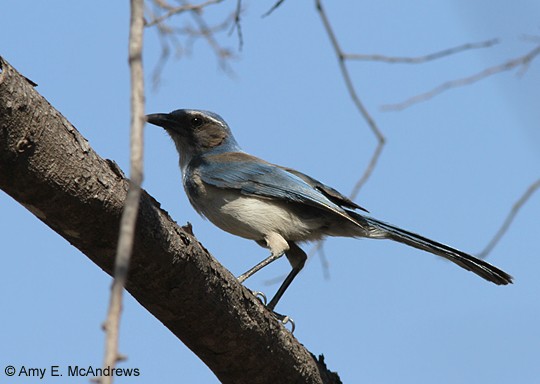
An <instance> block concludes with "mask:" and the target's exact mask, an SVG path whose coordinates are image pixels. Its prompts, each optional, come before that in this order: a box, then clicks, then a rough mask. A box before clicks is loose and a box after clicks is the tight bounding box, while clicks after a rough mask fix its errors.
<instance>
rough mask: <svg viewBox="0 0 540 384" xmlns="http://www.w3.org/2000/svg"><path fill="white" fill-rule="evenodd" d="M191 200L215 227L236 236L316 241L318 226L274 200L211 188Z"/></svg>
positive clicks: (257, 238)
mask: <svg viewBox="0 0 540 384" xmlns="http://www.w3.org/2000/svg"><path fill="white" fill-rule="evenodd" d="M190 200H191V203H192V204H193V206H194V207H195V209H196V210H197V211H198V212H199V213H201V214H202V215H203V216H205V217H207V218H208V219H209V220H210V221H211V222H212V223H214V224H215V225H216V226H218V227H219V228H221V229H223V230H224V231H227V232H229V233H232V234H234V235H237V236H241V237H244V238H247V239H252V240H261V239H263V238H264V236H265V235H268V234H270V233H278V234H280V235H281V236H283V237H284V238H285V239H287V240H309V239H313V235H312V230H313V229H314V228H313V225H316V223H315V222H313V221H311V220H307V221H306V220H305V218H304V219H301V218H300V217H298V216H297V215H296V214H295V213H294V212H293V211H294V210H291V209H290V207H287V208H288V209H285V207H284V206H282V205H281V204H279V203H276V202H275V201H273V200H269V199H266V198H259V197H253V196H245V195H242V194H241V193H240V192H239V191H235V190H223V189H220V188H215V187H209V186H205V190H204V192H203V193H201V194H199V195H198V196H197V197H195V196H192V197H191V198H190Z"/></svg>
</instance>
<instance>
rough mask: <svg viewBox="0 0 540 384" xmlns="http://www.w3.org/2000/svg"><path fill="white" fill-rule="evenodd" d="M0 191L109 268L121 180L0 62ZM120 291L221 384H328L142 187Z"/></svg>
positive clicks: (124, 184) (328, 376)
mask: <svg viewBox="0 0 540 384" xmlns="http://www.w3.org/2000/svg"><path fill="white" fill-rule="evenodd" d="M0 188H1V189H2V190H4V191H5V192H6V193H7V194H9V195H10V196H12V197H13V198H14V199H15V200H17V201H18V202H19V203H21V204H22V205H23V206H25V207H26V208H27V209H28V210H30V211H31V212H32V213H33V214H34V215H35V216H37V217H38V218H39V219H40V220H41V221H43V222H44V223H45V224H47V225H48V226H49V227H50V228H52V229H53V230H54V231H56V232H57V233H58V234H59V235H61V236H62V237H64V238H65V239H66V240H67V241H69V242H70V243H71V244H72V245H73V246H75V247H76V248H78V249H79V250H80V251H81V252H83V253H84V254H85V255H86V256H88V257H89V258H90V259H91V260H92V261H93V262H94V263H95V264H97V265H98V266H99V267H100V268H102V269H103V270H104V271H105V272H107V273H108V274H109V275H110V274H112V271H113V263H114V254H115V247H116V243H117V234H118V226H119V221H120V215H121V212H122V208H123V205H124V201H125V199H126V194H127V188H128V181H127V180H126V178H125V177H124V176H123V174H122V172H121V171H120V170H119V168H118V167H117V166H116V165H115V163H114V162H113V161H111V160H104V159H102V158H101V157H99V156H98V155H97V154H96V153H95V152H94V151H93V150H92V148H90V146H89V145H88V143H87V141H86V140H85V139H84V138H83V137H82V136H81V135H80V133H79V132H78V131H77V130H76V129H75V128H74V127H73V126H72V125H71V124H70V123H69V122H68V121H67V120H66V119H65V118H64V117H63V116H62V115H61V114H60V113H59V112H58V111H56V110H55V109H54V108H52V106H51V105H50V104H49V103H48V102H47V101H46V100H45V99H44V98H43V97H42V96H41V95H39V94H38V93H37V92H36V91H35V90H34V88H33V85H32V84H31V83H30V82H29V81H28V80H27V79H26V78H25V77H23V76H21V75H20V74H19V73H17V72H16V71H15V70H14V69H13V68H12V67H11V66H10V65H9V64H8V63H7V62H6V61H4V60H3V59H1V58H0ZM135 234H136V236H135V244H134V247H133V255H132V259H131V265H130V271H129V277H128V281H127V284H126V289H127V290H128V291H129V292H130V293H131V295H132V296H133V297H134V298H135V299H136V300H137V301H138V302H139V303H140V304H141V305H143V306H144V307H145V308H146V309H147V310H148V311H149V312H150V313H152V314H153V315H154V316H155V317H156V318H157V319H159V320H160V321H161V322H162V323H163V324H164V325H165V326H166V327H167V328H168V329H169V330H170V331H171V332H172V333H173V334H174V335H176V336H177V337H178V338H179V339H180V340H182V341H183V342H184V343H185V344H186V345H187V346H188V347H189V348H190V349H191V350H192V351H193V352H194V353H196V354H197V356H199V357H200V358H201V359H202V360H203V361H204V362H205V364H207V365H208V366H209V367H210V369H211V370H212V371H213V372H214V373H215V374H216V376H217V377H218V378H219V380H220V381H222V382H223V383H250V384H256V383H283V382H286V383H335V382H339V378H338V377H337V375H336V374H332V373H331V372H329V371H327V370H326V367H325V366H324V363H323V362H322V359H321V362H320V363H318V362H317V361H316V359H315V358H314V356H313V355H312V354H310V353H309V352H308V351H307V350H306V349H305V348H304V347H303V346H302V345H301V344H300V343H299V342H298V341H297V340H296V339H295V338H294V336H293V335H291V334H290V333H289V332H288V331H287V330H286V329H285V328H284V327H283V326H282V325H281V324H280V323H279V322H278V321H277V320H276V319H275V318H274V317H273V316H272V314H271V313H270V312H268V311H267V310H266V308H264V307H263V306H262V304H261V303H260V302H259V301H258V300H257V299H256V298H255V297H254V296H253V295H252V294H251V292H250V291H249V290H247V289H246V288H244V287H243V286H242V285H240V284H239V283H238V282H237V280H236V279H235V278H234V276H232V275H231V274H230V273H229V272H228V271H227V270H225V269H224V268H223V267H222V266H221V265H220V264H219V263H218V262H217V261H216V260H215V259H214V258H213V257H212V256H211V255H210V254H209V253H208V251H207V250H206V249H205V248H204V247H203V246H202V245H201V244H200V243H199V242H198V241H197V239H196V238H195V237H194V236H193V235H192V234H190V233H189V231H186V230H184V229H182V228H180V227H179V226H178V225H177V224H175V223H174V222H173V221H172V220H171V218H170V217H169V216H168V215H167V213H166V212H164V211H163V210H162V209H160V207H159V203H157V202H156V201H155V200H154V199H153V198H152V197H151V196H150V195H148V194H147V193H146V192H144V191H143V193H142V196H141V199H140V208H139V213H138V219H137V227H136V233H135Z"/></svg>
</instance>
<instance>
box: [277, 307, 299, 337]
mask: <svg viewBox="0 0 540 384" xmlns="http://www.w3.org/2000/svg"><path fill="white" fill-rule="evenodd" d="M272 313H273V314H274V317H275V318H276V319H277V320H278V321H279V322H280V323H281V324H283V326H284V327H285V328H287V327H286V325H287V324H291V333H294V329H295V327H296V326H295V324H294V320H293V319H291V318H290V317H289V316H285V315H282V314H281V313H277V312H276V311H272Z"/></svg>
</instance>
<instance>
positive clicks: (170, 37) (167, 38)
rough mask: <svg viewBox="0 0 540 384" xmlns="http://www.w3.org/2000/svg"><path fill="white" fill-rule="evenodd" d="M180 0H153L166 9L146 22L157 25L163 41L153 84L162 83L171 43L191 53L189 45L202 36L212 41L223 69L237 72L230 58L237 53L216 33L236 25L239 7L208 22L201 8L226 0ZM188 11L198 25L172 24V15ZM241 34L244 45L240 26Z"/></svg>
mask: <svg viewBox="0 0 540 384" xmlns="http://www.w3.org/2000/svg"><path fill="white" fill-rule="evenodd" d="M178 1H179V2H181V3H182V5H180V6H172V5H170V4H168V3H167V2H166V1H164V0H153V1H152V2H153V3H154V4H155V5H156V7H158V8H161V9H165V10H166V11H167V12H165V13H164V14H161V15H153V16H152V19H151V21H149V22H147V23H146V24H145V26H146V27H156V28H157V29H158V38H159V41H160V44H161V56H160V58H159V61H158V63H157V64H156V66H155V68H154V69H153V71H152V83H153V86H154V87H157V86H158V85H159V80H160V75H161V71H162V70H163V68H164V66H165V63H166V61H167V59H168V58H169V56H170V52H171V48H170V47H171V46H172V47H174V48H175V50H176V52H177V53H185V52H188V53H189V51H190V47H191V46H192V45H193V43H194V42H195V41H196V40H197V39H199V38H203V39H204V40H206V41H207V43H208V44H209V45H210V48H212V50H213V51H214V52H215V55H216V57H217V58H218V63H219V66H220V67H221V69H223V70H224V71H225V72H227V74H229V75H234V72H233V70H232V68H231V67H230V66H229V63H228V61H229V60H230V59H231V58H233V57H234V54H233V53H232V51H231V50H230V49H228V48H225V47H223V46H221V44H220V43H219V42H218V40H217V38H216V37H215V35H216V34H217V33H219V32H222V31H225V30H228V29H230V26H231V25H233V28H234V23H235V21H236V22H237V23H239V14H238V10H237V11H235V12H233V13H232V14H230V15H229V16H228V17H226V18H225V19H224V20H223V21H221V22H220V23H218V24H216V25H208V23H207V22H206V20H205V18H204V17H203V16H202V11H203V10H204V9H205V7H208V6H210V5H214V4H219V3H222V2H223V0H207V1H204V2H202V3H200V4H197V5H194V4H190V3H188V2H187V1H185V0H178ZM185 12H189V13H190V15H191V17H192V18H193V19H194V21H195V23H196V26H189V25H187V26H184V27H175V26H173V25H172V24H170V18H171V17H172V16H174V15H177V14H183V13H185ZM158 13H159V12H158ZM237 28H240V25H239V24H238V25H237ZM238 34H239V35H238V36H239V39H240V46H241V45H242V43H243V40H242V33H241V31H240V30H238ZM179 36H183V37H184V38H185V43H184V42H181V39H179V38H178V37H179Z"/></svg>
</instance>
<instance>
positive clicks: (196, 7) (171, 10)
mask: <svg viewBox="0 0 540 384" xmlns="http://www.w3.org/2000/svg"><path fill="white" fill-rule="evenodd" d="M222 1H223V0H207V1H205V2H203V3H200V4H183V5H180V6H177V7H173V6H170V5H169V4H167V3H165V2H162V1H156V4H157V5H159V6H160V7H161V8H164V9H167V12H165V13H164V14H162V15H160V16H157V17H154V18H153V19H152V20H150V21H149V22H147V23H146V24H145V26H146V27H153V26H154V25H157V24H159V23H161V22H162V21H164V20H166V19H168V18H170V17H171V16H174V15H177V14H180V13H183V12H187V11H196V12H200V11H202V10H203V9H204V8H206V7H208V6H209V5H213V4H218V3H221V2H222Z"/></svg>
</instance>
